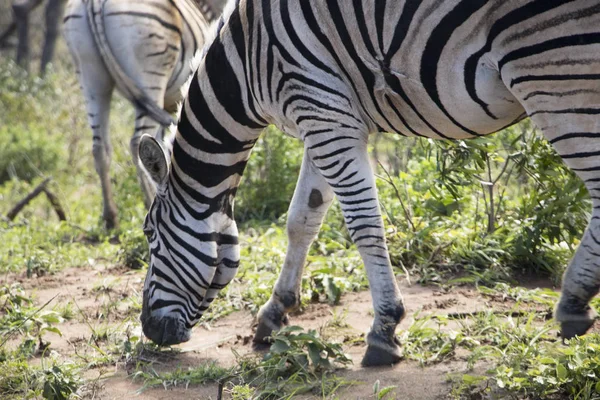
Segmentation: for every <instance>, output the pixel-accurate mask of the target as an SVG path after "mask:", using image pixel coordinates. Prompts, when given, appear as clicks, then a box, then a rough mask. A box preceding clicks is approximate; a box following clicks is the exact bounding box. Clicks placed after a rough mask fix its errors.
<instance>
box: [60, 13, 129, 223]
mask: <svg viewBox="0 0 600 400" xmlns="http://www.w3.org/2000/svg"><path fill="white" fill-rule="evenodd" d="M75 11H78V10H75ZM79 11H80V10H79ZM64 29H65V33H66V34H65V38H66V39H67V44H68V45H69V47H70V48H71V53H72V54H76V55H77V56H76V57H74V62H75V67H76V69H77V76H78V78H79V84H80V85H81V90H82V92H83V96H84V98H85V104H86V108H87V113H88V122H89V124H90V128H91V129H92V133H93V143H92V154H93V155H94V166H95V167H96V172H97V173H98V176H99V177H100V184H101V186H102V201H103V208H104V211H103V214H102V216H103V219H104V223H105V226H106V228H107V229H116V228H117V227H118V226H119V223H118V219H117V205H116V204H115V201H114V199H113V195H112V185H111V183H110V163H111V157H112V147H111V144H110V135H109V131H108V128H109V126H108V121H109V115H110V101H111V97H112V93H113V89H114V86H115V82H114V80H113V79H112V77H111V75H110V73H109V72H108V70H107V69H106V67H105V66H104V62H103V61H102V59H101V58H100V55H99V54H98V52H97V50H96V45H95V43H94V39H93V36H92V32H91V30H90V28H89V26H88V23H87V19H86V18H70V19H69V20H68V21H67V22H66V23H65V26H64ZM73 38H77V40H71V39H73Z"/></svg>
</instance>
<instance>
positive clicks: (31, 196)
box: [6, 178, 52, 221]
mask: <svg viewBox="0 0 600 400" xmlns="http://www.w3.org/2000/svg"><path fill="white" fill-rule="evenodd" d="M51 180H52V178H46V179H44V180H43V181H42V183H40V184H39V185H37V186H36V187H35V189H33V190H32V191H31V192H30V193H29V194H28V195H27V196H25V198H24V199H23V200H21V201H20V202H18V203H17V205H16V206H14V207H13V208H12V210H10V211H9V212H8V213H7V214H6V218H8V220H9V221H12V220H14V219H15V217H16V216H17V214H19V212H21V210H22V209H23V208H25V206H26V205H27V204H29V203H30V202H31V200H33V199H35V198H36V197H37V196H38V195H39V194H40V193H42V192H43V191H44V188H45V187H46V185H47V184H48V183H50V181H51Z"/></svg>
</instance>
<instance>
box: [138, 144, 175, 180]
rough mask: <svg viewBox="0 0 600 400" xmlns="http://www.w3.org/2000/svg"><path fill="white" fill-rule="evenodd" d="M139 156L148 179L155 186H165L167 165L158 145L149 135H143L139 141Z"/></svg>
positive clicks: (162, 151)
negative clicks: (150, 179)
mask: <svg viewBox="0 0 600 400" xmlns="http://www.w3.org/2000/svg"><path fill="white" fill-rule="evenodd" d="M139 155H140V161H141V162H142V165H143V166H144V168H145V169H146V172H148V175H150V178H152V180H153V181H154V182H155V183H156V184H157V185H163V184H165V183H166V182H167V175H168V174H169V164H168V162H167V156H166V155H165V152H164V150H163V148H162V146H161V145H160V143H158V141H157V140H156V139H154V138H153V137H152V136H150V135H143V136H142V138H141V139H140V146H139Z"/></svg>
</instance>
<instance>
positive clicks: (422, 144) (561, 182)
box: [379, 122, 590, 281]
mask: <svg viewBox="0 0 600 400" xmlns="http://www.w3.org/2000/svg"><path fill="white" fill-rule="evenodd" d="M403 141H404V142H406V144H407V145H406V148H408V149H409V151H408V156H406V155H404V154H403V156H404V157H405V159H406V160H407V161H406V162H405V164H404V165H402V166H397V165H393V164H392V163H389V162H388V163H386V164H387V165H386V167H388V166H389V167H390V168H389V169H396V168H397V169H398V170H400V171H401V172H399V173H398V174H397V175H392V173H389V169H386V171H384V172H383V174H382V180H381V181H380V182H379V190H380V193H381V198H382V199H385V200H382V206H383V209H384V211H385V216H386V217H387V218H386V219H387V223H388V228H389V229H388V232H389V234H388V240H389V242H390V246H389V247H390V252H391V256H392V262H393V263H394V264H395V265H397V266H402V267H405V268H413V269H416V270H417V271H418V272H420V273H421V276H422V277H424V279H425V280H429V279H434V280H435V279H439V272H436V271H434V270H435V269H436V268H438V269H439V266H446V267H450V270H451V271H452V272H453V273H456V272H459V273H462V272H463V271H465V270H466V271H469V272H472V273H474V274H475V275H476V276H477V277H478V278H477V279H478V280H484V281H485V280H490V281H493V280H494V279H497V278H498V277H504V278H506V277H508V276H512V275H514V273H515V272H518V273H535V272H545V273H546V274H547V275H549V276H550V277H552V278H554V279H555V280H558V279H559V277H560V275H561V274H562V271H563V269H564V267H565V265H566V263H567V262H568V259H569V258H570V257H571V255H572V252H573V250H574V248H575V247H576V245H577V244H578V242H579V239H580V238H581V236H582V234H583V231H584V229H585V227H586V225H587V222H588V219H589V210H590V204H589V201H588V198H589V196H588V194H587V191H586V189H585V187H584V185H583V183H582V182H581V181H580V180H579V179H578V178H577V177H576V176H575V174H574V173H573V172H572V171H570V170H569V169H568V168H567V167H566V166H565V165H564V163H563V162H562V160H561V159H560V157H559V156H558V155H557V154H556V152H555V151H554V149H553V148H552V146H551V145H550V144H549V143H548V142H547V141H546V140H545V139H544V138H543V137H542V136H541V135H540V134H539V133H537V132H535V130H533V129H531V125H530V124H529V122H524V123H522V124H520V125H518V126H516V127H513V128H511V129H507V130H505V131H503V132H502V133H499V134H496V135H493V136H489V137H484V138H478V139H474V140H466V141H455V142H443V141H433V140H426V139H419V140H418V141H417V144H416V145H415V144H414V143H410V139H403ZM402 143H403V142H402V141H401V142H400V144H402ZM388 151H389V149H388ZM396 151H397V152H398V153H400V151H402V147H400V150H396ZM383 158H384V160H385V154H384V157H383ZM387 158H388V159H390V156H389V155H388V156H387ZM403 170H404V171H403Z"/></svg>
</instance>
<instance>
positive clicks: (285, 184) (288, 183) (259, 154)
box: [235, 127, 302, 221]
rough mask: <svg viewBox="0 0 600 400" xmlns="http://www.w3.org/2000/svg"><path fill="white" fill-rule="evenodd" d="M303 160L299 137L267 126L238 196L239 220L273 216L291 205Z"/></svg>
mask: <svg viewBox="0 0 600 400" xmlns="http://www.w3.org/2000/svg"><path fill="white" fill-rule="evenodd" d="M301 160H302V144H301V143H300V141H298V140H295V139H292V138H289V137H286V136H285V135H284V134H283V133H281V132H280V131H278V130H277V129H275V128H273V127H269V128H267V130H266V131H265V133H263V135H262V136H261V138H260V139H259V141H258V143H257V144H256V146H255V147H254V150H253V151H252V156H251V157H250V160H249V161H248V165H247V167H246V171H245V172H244V178H243V179H242V183H241V185H240V190H239V192H238V195H237V199H236V212H235V216H236V219H237V220H238V221H246V220H249V219H274V218H277V217H279V216H281V215H282V214H283V213H285V212H286V211H287V209H288V205H289V203H290V200H291V199H292V194H293V192H294V187H295V186H296V181H297V179H298V173H299V171H300V163H301Z"/></svg>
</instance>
